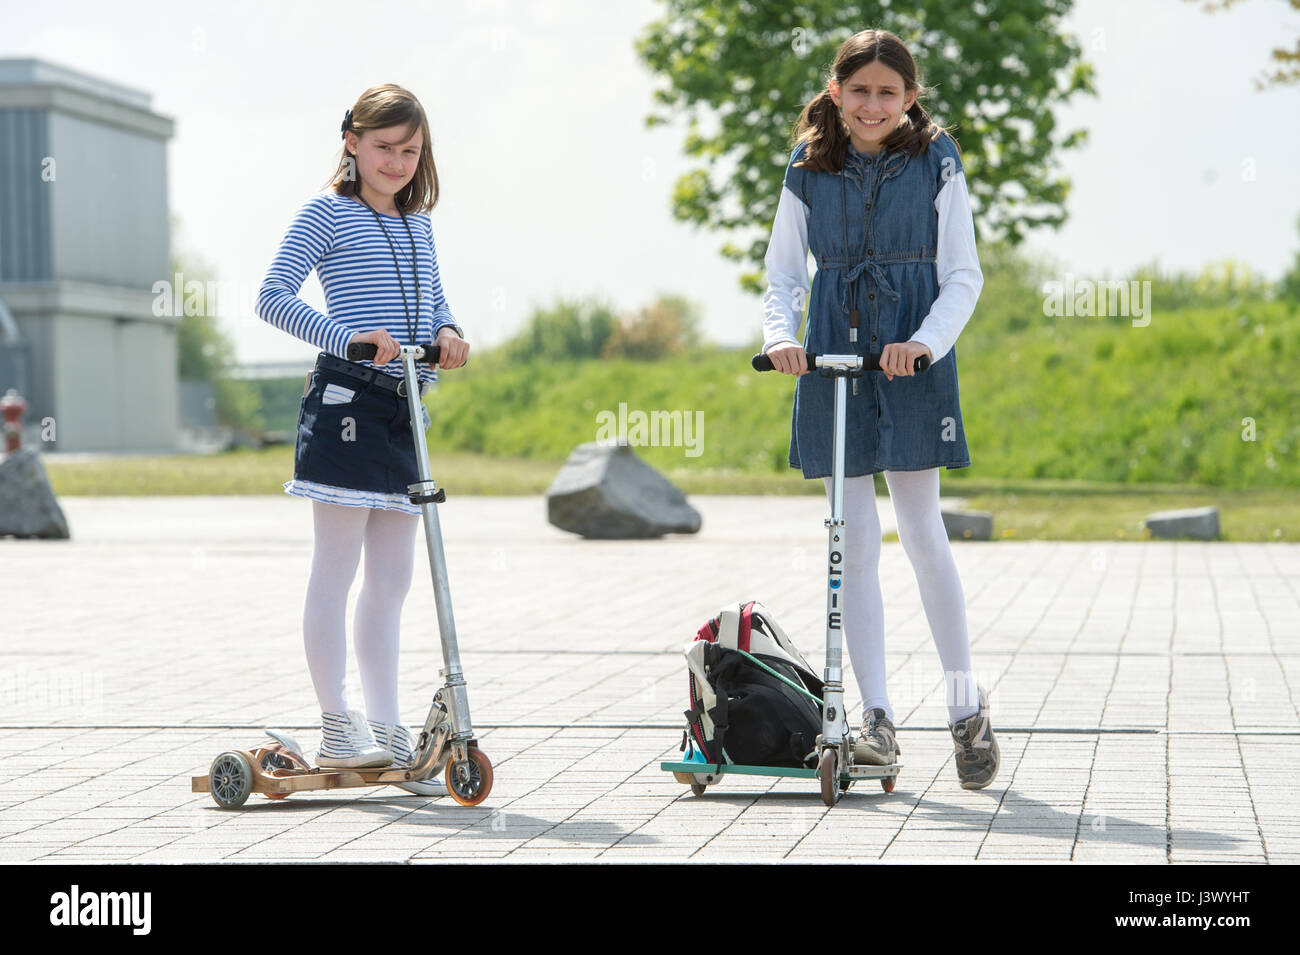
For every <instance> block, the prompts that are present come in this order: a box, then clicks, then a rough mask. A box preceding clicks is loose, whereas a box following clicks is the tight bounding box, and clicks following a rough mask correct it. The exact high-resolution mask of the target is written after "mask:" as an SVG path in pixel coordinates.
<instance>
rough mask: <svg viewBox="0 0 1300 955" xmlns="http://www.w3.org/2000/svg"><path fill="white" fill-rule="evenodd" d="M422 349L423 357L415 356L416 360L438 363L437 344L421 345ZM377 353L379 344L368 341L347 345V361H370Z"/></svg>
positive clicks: (440, 350)
mask: <svg viewBox="0 0 1300 955" xmlns="http://www.w3.org/2000/svg"><path fill="white" fill-rule="evenodd" d="M420 347H421V348H423V349H424V357H423V358H417V359H416V361H422V362H426V363H428V364H430V365H436V364H438V357H439V355H440V354H441V352H442V348H441V346H439V345H421V346H420ZM377 354H379V346H378V345H373V344H371V343H370V342H353V343H352V344H350V345H348V354H347V359H348V361H372V360H373V359H374V357H375V356H376V355H377Z"/></svg>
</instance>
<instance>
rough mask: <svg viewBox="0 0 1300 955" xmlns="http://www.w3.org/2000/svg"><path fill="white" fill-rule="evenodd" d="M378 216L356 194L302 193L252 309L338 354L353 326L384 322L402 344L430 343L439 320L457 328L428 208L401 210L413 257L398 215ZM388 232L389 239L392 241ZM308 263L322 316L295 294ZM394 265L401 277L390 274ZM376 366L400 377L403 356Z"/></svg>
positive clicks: (428, 371)
mask: <svg viewBox="0 0 1300 955" xmlns="http://www.w3.org/2000/svg"><path fill="white" fill-rule="evenodd" d="M379 219H380V222H376V221H375V213H373V212H372V211H371V210H370V209H368V208H367V207H366V206H364V205H362V204H361V203H360V202H359V201H357V200H356V199H354V198H352V197H351V196H343V195H339V194H338V193H336V192H334V191H332V190H331V191H328V192H323V193H319V194H317V195H314V196H312V197H311V198H309V199H308V200H307V201H306V202H305V203H303V205H302V208H301V209H299V210H298V214H297V215H296V216H294V219H293V222H292V223H290V225H289V229H288V231H287V232H286V233H285V235H284V240H283V241H282V242H281V243H280V248H279V250H278V251H277V252H276V254H275V258H274V259H273V260H272V262H271V266H270V268H268V269H267V271H266V278H265V279H264V280H263V282H262V288H261V291H259V292H258V296H257V314H258V316H259V317H261V318H262V319H263V320H264V321H266V322H269V323H270V324H272V325H274V326H275V327H276V328H279V329H281V330H282V331H286V332H288V333H289V334H290V335H293V336H294V337H295V338H300V339H302V340H303V341H305V342H309V343H310V344H312V345H315V346H316V347H317V348H319V349H321V350H322V351H325V352H328V353H329V354H331V355H336V356H338V357H339V358H346V357H347V355H346V349H347V343H348V340H349V339H350V338H351V337H352V336H353V335H354V334H356V333H358V332H369V331H375V330H376V329H380V328H383V329H387V331H388V333H389V334H390V335H392V336H393V337H394V338H395V339H397V341H398V343H399V344H402V345H409V344H416V345H420V344H427V343H429V342H432V341H434V340H435V338H436V337H437V334H438V331H439V329H441V328H442V327H443V326H445V325H450V326H452V328H454V329H455V331H456V333H457V334H461V329H460V326H459V324H458V323H457V322H456V320H455V318H454V317H453V316H452V313H451V308H450V306H448V304H447V299H446V297H445V296H444V295H443V292H442V281H441V279H440V278H439V276H438V253H437V250H436V249H435V247H434V243H433V226H432V224H431V223H430V221H429V217H428V215H425V214H423V213H415V214H412V215H408V216H407V217H406V219H407V222H408V223H409V224H410V226H411V235H413V236H414V237H415V251H416V253H417V254H416V255H415V256H414V258H413V257H412V255H411V238H410V236H408V235H407V232H406V226H405V225H403V224H402V218H401V216H389V215H383V214H382V213H381V214H380V215H379ZM381 222H382V226H381V224H380V223H381ZM384 230H387V233H388V238H387V239H386V238H385V236H384ZM388 239H391V240H392V247H391V248H390V246H389V243H388ZM394 248H395V249H396V251H397V266H396V267H394V264H393V249H394ZM415 265H418V266H419V282H420V286H421V287H422V289H423V297H422V298H421V300H420V301H418V302H417V301H416V294H415V282H416V274H415V268H414V266H415ZM313 268H314V269H315V270H316V275H317V276H318V277H319V278H320V283H321V286H322V287H323V288H324V289H325V302H326V306H327V308H328V311H329V314H327V315H322V314H321V313H320V312H318V311H316V310H315V309H314V308H312V307H311V306H310V305H308V304H307V303H306V302H304V301H303V300H302V299H300V298H299V297H298V291H299V290H300V289H301V288H302V283H303V282H304V281H305V280H306V278H307V275H308V273H310V272H311V270H312V269H313ZM398 269H400V271H401V276H402V281H401V283H399V282H398V278H397V270H398ZM403 286H405V289H406V307H407V309H409V312H410V319H411V324H412V325H413V326H414V327H415V341H414V342H412V341H411V338H410V332H409V331H408V330H407V319H406V314H407V313H406V312H405V311H403V308H402V288H403ZM462 337H463V335H462ZM363 364H367V365H368V364H370V362H363ZM418 368H419V375H420V380H421V381H434V380H436V379H437V374H436V372H435V371H434V369H433V368H432V367H431V366H429V365H425V364H421V365H419V366H418ZM380 370H381V371H384V372H386V373H388V374H390V375H394V376H395V377H398V378H400V377H402V363H401V361H400V360H397V359H394V360H393V361H391V362H389V363H388V364H387V365H384V366H382V367H381V368H380Z"/></svg>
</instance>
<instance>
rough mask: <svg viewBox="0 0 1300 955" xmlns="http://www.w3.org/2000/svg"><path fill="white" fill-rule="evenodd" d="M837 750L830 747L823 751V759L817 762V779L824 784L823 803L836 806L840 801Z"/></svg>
mask: <svg viewBox="0 0 1300 955" xmlns="http://www.w3.org/2000/svg"><path fill="white" fill-rule="evenodd" d="M837 763H838V760H837V758H836V753H835V750H833V749H831V748H830V747H829V746H828V747H827V748H826V749H824V750H822V755H821V759H819V760H818V761H817V777H818V778H819V779H820V780H821V784H822V802H824V803H826V805H828V806H834V805H835V803H836V802H838V801H839V798H840V792H839V789H840V787H839V775H840V774H839V766H838V765H837Z"/></svg>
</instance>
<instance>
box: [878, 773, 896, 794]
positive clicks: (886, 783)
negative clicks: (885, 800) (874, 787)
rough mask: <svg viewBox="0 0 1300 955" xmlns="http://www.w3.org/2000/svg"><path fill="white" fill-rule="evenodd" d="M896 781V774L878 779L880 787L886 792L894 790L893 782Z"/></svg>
mask: <svg viewBox="0 0 1300 955" xmlns="http://www.w3.org/2000/svg"><path fill="white" fill-rule="evenodd" d="M896 782H898V777H897V776H886V777H884V778H883V779H882V780H880V788H881V789H883V790H884V791H885V792H887V793H892V792H893V791H894V783H896Z"/></svg>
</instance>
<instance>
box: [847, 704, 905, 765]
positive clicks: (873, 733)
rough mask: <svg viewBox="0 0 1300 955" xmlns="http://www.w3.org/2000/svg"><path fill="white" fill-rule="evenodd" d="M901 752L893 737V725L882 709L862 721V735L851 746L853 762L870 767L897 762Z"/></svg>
mask: <svg viewBox="0 0 1300 955" xmlns="http://www.w3.org/2000/svg"><path fill="white" fill-rule="evenodd" d="M900 755H902V750H900V749H899V748H898V740H897V739H896V738H895V736H894V724H893V723H891V722H890V721H889V718H888V717H887V716H885V711H884V710H882V709H879V708H877V709H874V710H872V711H871V712H870V713H868V714H867V716H866V718H865V719H864V720H863V721H862V733H861V735H860V736H858V739H857V742H855V743H854V744H853V761H854V762H856V763H866V764H869V765H872V766H888V765H889V764H890V763H896V762H898V757H899V756H900Z"/></svg>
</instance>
